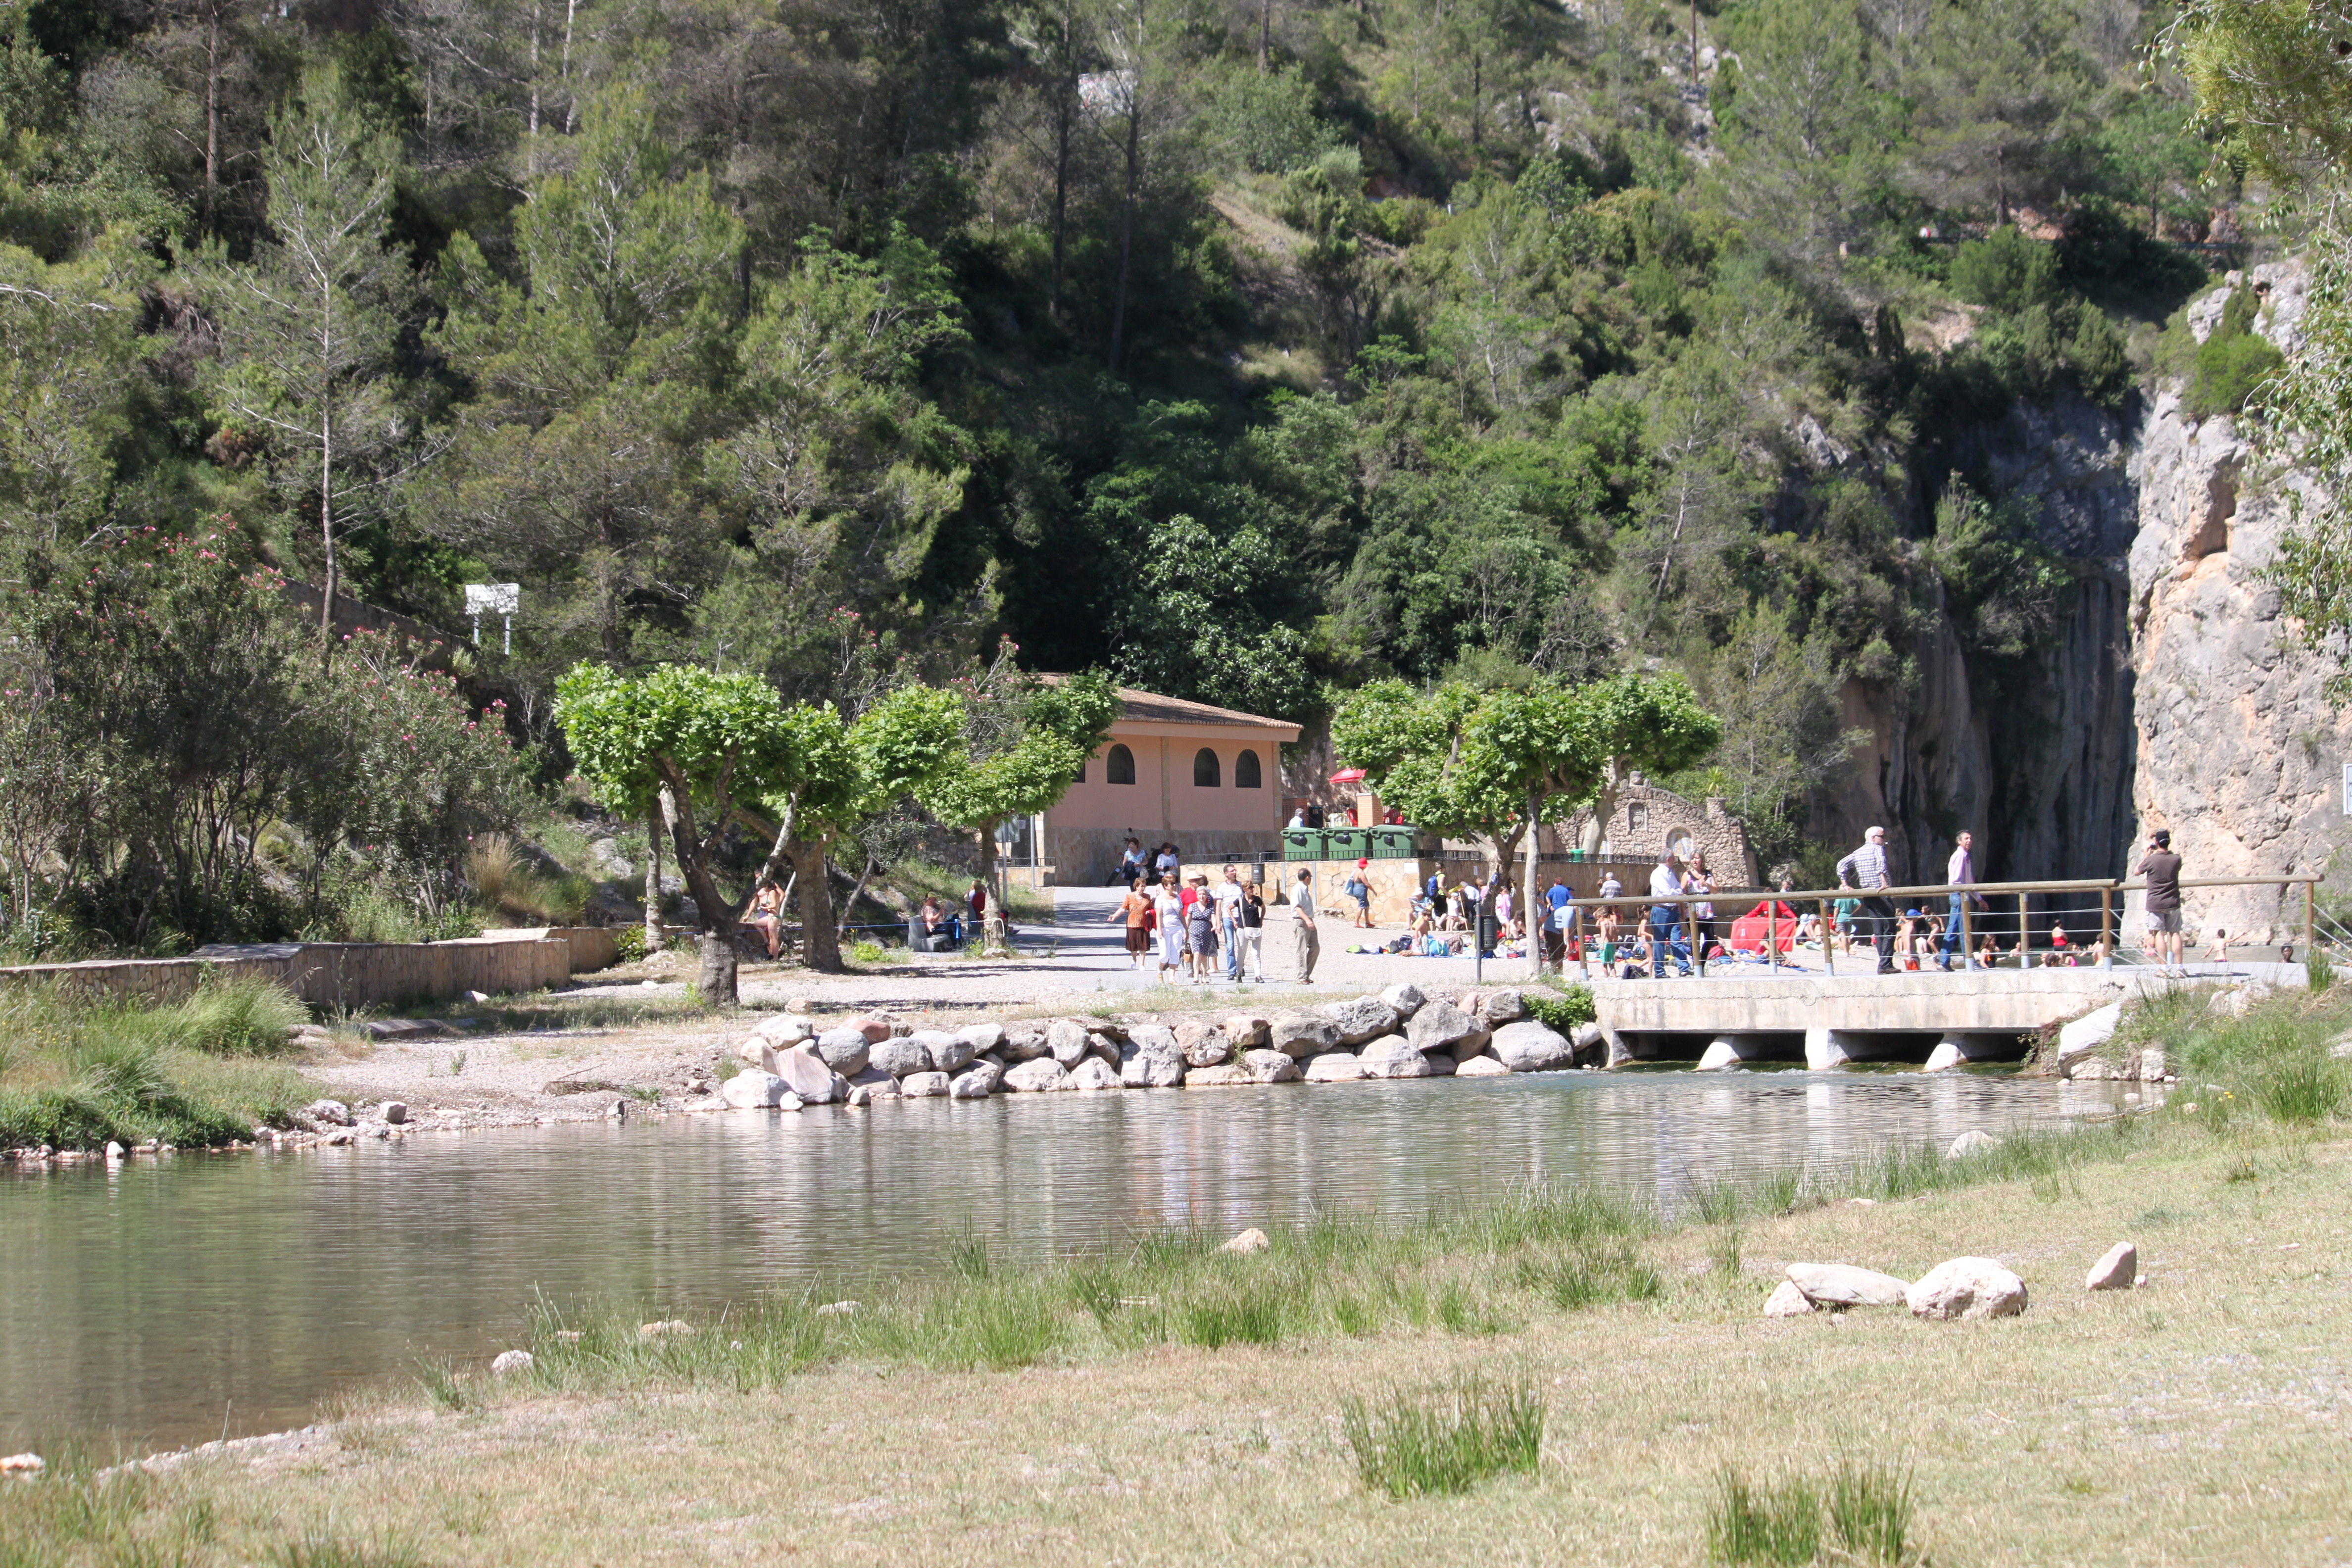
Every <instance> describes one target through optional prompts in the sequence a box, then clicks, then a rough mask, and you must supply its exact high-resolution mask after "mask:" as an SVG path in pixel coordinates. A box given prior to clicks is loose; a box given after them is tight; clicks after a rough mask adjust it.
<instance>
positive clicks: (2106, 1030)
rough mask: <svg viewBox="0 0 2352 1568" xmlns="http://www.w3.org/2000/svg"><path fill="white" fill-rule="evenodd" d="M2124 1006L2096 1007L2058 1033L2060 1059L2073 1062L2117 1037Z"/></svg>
mask: <svg viewBox="0 0 2352 1568" xmlns="http://www.w3.org/2000/svg"><path fill="white" fill-rule="evenodd" d="M2123 1016H2124V1005H2123V1004H2122V1003H2120V1002H2110V1003H2108V1004H2107V1005H2105V1006H2104V1007H2095V1008H2093V1009H2092V1010H2091V1011H2089V1012H2087V1013H2085V1014H2084V1015H2083V1016H2081V1017H2079V1018H2077V1019H2075V1020H2074V1022H2073V1023H2071V1024H2069V1025H2067V1026H2065V1027H2064V1028H2063V1029H2060V1030H2059V1031H2058V1059H2059V1060H2060V1061H2062V1062H2064V1061H2072V1060H2073V1059H2074V1058H2076V1057H2079V1056H2081V1055H2082V1054H2083V1053H2084V1051H2095V1050H2096V1049H2098V1048H2099V1047H2101V1046H2104V1045H2105V1044H2106V1043H2107V1042H2108V1041H2109V1040H2111V1039H2113V1038H2114V1037H2115V1033H2116V1026H2117V1025H2118V1024H2120V1023H2122V1022H2123Z"/></svg>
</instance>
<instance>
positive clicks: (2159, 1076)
mask: <svg viewBox="0 0 2352 1568" xmlns="http://www.w3.org/2000/svg"><path fill="white" fill-rule="evenodd" d="M2171 1076H2172V1062H2171V1060H2170V1058H2167V1057H2166V1056H2165V1054H2164V1047H2162V1046H2143V1047H2140V1053H2139V1080H2140V1082H2142V1083H2162V1082H2163V1081H2164V1080H2165V1079H2168V1078H2170V1077H2171Z"/></svg>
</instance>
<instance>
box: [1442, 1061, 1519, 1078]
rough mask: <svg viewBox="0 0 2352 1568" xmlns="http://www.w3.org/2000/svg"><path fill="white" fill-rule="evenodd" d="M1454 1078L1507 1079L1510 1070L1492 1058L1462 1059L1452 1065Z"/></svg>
mask: <svg viewBox="0 0 2352 1568" xmlns="http://www.w3.org/2000/svg"><path fill="white" fill-rule="evenodd" d="M1510 1076H1511V1069H1510V1068H1507V1067H1505V1066H1504V1065H1503V1064H1502V1063H1501V1062H1498V1061H1496V1059H1495V1058H1492V1057H1487V1056H1477V1057H1464V1058H1461V1059H1460V1060H1458V1061H1456V1062H1455V1063H1454V1077H1455V1078H1508V1077H1510Z"/></svg>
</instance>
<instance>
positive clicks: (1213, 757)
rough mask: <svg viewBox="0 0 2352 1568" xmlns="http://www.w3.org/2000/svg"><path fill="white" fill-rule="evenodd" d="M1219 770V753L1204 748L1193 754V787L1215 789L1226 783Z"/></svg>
mask: <svg viewBox="0 0 2352 1568" xmlns="http://www.w3.org/2000/svg"><path fill="white" fill-rule="evenodd" d="M1224 782H1225V781H1224V778H1223V774H1221V773H1219V772H1218V769H1217V753H1216V752H1213V751H1211V750H1209V748H1208V747H1206V746H1203V747H1202V748H1201V749H1200V750H1199V751H1197V752H1193V753H1192V787H1193V788H1194V789H1214V788H1216V787H1217V786H1218V785H1219V784H1223V783H1224Z"/></svg>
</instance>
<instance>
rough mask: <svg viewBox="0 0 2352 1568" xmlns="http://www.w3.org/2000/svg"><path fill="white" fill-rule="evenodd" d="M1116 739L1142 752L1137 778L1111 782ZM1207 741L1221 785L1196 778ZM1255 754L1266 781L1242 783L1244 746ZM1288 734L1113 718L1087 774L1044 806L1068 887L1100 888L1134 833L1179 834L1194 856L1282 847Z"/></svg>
mask: <svg viewBox="0 0 2352 1568" xmlns="http://www.w3.org/2000/svg"><path fill="white" fill-rule="evenodd" d="M1113 745H1124V746H1126V747H1127V748H1128V750H1129V752H1132V753H1133V754H1134V757H1135V782H1134V783H1133V784H1112V783H1111V782H1110V770H1109V766H1108V758H1109V754H1110V748H1111V746H1113ZM1202 747H1206V748H1208V749H1209V750H1210V751H1211V752H1214V753H1215V754H1216V758H1217V781H1218V782H1217V784H1216V785H1215V786H1214V787H1213V788H1212V787H1204V786H1202V785H1198V784H1194V783H1193V782H1192V764H1193V759H1194V756H1195V754H1196V753H1197V752H1200V750H1201V749H1202ZM1245 751H1247V752H1255V753H1256V754H1257V764H1258V783H1257V786H1256V787H1255V788H1254V789H1243V788H1240V787H1238V786H1237V785H1236V784H1234V767H1235V764H1236V763H1238V761H1239V759H1240V757H1241V754H1242V752H1245ZM1281 784H1282V742H1281V734H1280V732H1279V731H1252V730H1236V729H1234V728H1230V727H1225V726H1212V725H1199V726H1153V727H1150V728H1144V727H1139V726H1136V725H1130V724H1115V725H1113V726H1112V727H1111V738H1110V740H1109V742H1106V743H1105V745H1104V747H1103V749H1102V750H1101V751H1099V752H1096V753H1095V755H1094V756H1093V757H1092V758H1090V759H1088V761H1087V772H1086V777H1085V778H1084V779H1083V780H1081V781H1080V782H1079V783H1076V784H1072V785H1071V786H1070V789H1069V793H1068V794H1067V795H1064V796H1063V797H1062V799H1061V803H1060V804H1059V805H1055V807H1054V809H1053V810H1051V811H1049V812H1047V813H1046V814H1045V850H1046V854H1047V856H1048V858H1051V859H1052V861H1053V862H1054V879H1055V881H1056V882H1057V883H1059V884H1061V885H1062V886H1064V887H1099V886H1100V885H1102V883H1103V882H1104V881H1105V880H1106V879H1108V877H1109V875H1110V873H1111V872H1112V871H1113V870H1115V869H1116V868H1118V858H1119V852H1120V850H1121V849H1122V848H1123V847H1125V845H1126V841H1127V839H1128V837H1129V836H1130V835H1131V836H1133V837H1136V838H1138V839H1140V840H1141V841H1142V843H1143V846H1144V847H1145V848H1147V849H1149V848H1150V847H1153V846H1154V845H1157V844H1160V843H1162V842H1166V841H1173V842H1174V843H1175V845H1176V846H1177V848H1178V850H1179V851H1180V852H1181V854H1182V855H1183V856H1184V858H1186V859H1187V860H1198V859H1216V860H1223V859H1227V858H1253V859H1254V858H1256V857H1258V856H1262V855H1273V856H1278V855H1279V854H1280V853H1281V837H1280V829H1281V823H1282V817H1281V809H1282V788H1281Z"/></svg>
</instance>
